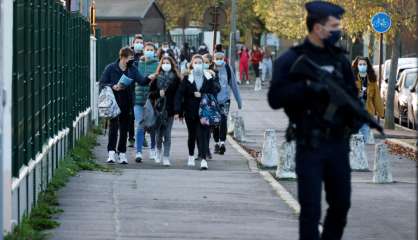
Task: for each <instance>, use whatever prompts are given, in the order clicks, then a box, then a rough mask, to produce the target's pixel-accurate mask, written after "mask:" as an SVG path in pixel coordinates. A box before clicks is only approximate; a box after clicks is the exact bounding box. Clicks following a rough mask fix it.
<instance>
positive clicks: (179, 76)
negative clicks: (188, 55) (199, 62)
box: [156, 56, 181, 79]
mask: <svg viewBox="0 0 418 240" xmlns="http://www.w3.org/2000/svg"><path fill="white" fill-rule="evenodd" d="M164 60H168V61H169V62H170V64H171V70H172V71H173V72H174V73H175V74H176V75H177V77H178V78H179V79H181V74H180V72H179V70H178V69H177V66H176V61H174V59H173V58H172V57H170V56H163V57H162V58H161V60H160V64H158V67H157V71H156V74H157V75H160V73H161V71H162V65H163V61H164Z"/></svg>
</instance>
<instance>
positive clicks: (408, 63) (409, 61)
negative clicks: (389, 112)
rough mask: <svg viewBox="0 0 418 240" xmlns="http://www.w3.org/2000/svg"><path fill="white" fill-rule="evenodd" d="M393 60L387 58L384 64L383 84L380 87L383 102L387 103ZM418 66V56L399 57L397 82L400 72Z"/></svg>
mask: <svg viewBox="0 0 418 240" xmlns="http://www.w3.org/2000/svg"><path fill="white" fill-rule="evenodd" d="M390 63H391V60H386V61H385V63H384V64H383V79H382V86H381V87H380V96H381V97H382V99H383V104H384V105H386V95H387V89H388V83H389V75H390V65H391V64H390ZM417 67H418V58H399V59H398V69H397V72H396V83H397V82H398V80H399V77H400V74H401V73H402V72H403V71H404V70H405V69H410V68H417Z"/></svg>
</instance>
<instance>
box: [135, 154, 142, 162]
mask: <svg viewBox="0 0 418 240" xmlns="http://www.w3.org/2000/svg"><path fill="white" fill-rule="evenodd" d="M135 162H137V163H140V162H142V153H140V152H137V153H136V155H135Z"/></svg>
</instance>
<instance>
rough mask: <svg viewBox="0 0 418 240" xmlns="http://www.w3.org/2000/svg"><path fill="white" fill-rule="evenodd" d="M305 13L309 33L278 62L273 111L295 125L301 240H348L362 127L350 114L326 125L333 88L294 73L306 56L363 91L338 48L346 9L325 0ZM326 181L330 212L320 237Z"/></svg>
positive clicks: (348, 88) (271, 94) (342, 84)
mask: <svg viewBox="0 0 418 240" xmlns="http://www.w3.org/2000/svg"><path fill="white" fill-rule="evenodd" d="M305 8H306V10H307V11H308V16H307V19H306V24H307V28H308V31H309V34H308V35H307V37H306V38H305V40H304V42H303V43H302V44H300V45H298V46H295V47H293V48H291V49H289V50H288V51H286V52H285V53H284V54H283V55H282V56H280V57H279V58H278V59H277V60H276V61H275V62H274V66H273V78H272V83H271V86H270V89H269V92H268V101H269V104H270V106H271V107H272V108H273V109H279V108H284V110H285V112H286V114H287V116H288V117H289V122H290V125H289V129H288V135H287V137H288V138H293V139H295V140H296V144H297V150H296V173H297V183H298V199H299V203H300V205H301V212H300V216H299V235H300V238H299V239H300V240H319V239H322V240H331V239H332V240H337V239H341V238H342V235H343V230H344V227H345V225H346V223H347V214H348V210H349V208H350V197H351V170H350V164H349V150H350V149H349V137H350V134H352V133H354V132H356V131H357V130H358V129H359V126H360V123H357V120H356V119H355V117H354V114H350V112H349V111H346V110H344V109H340V110H338V111H337V112H336V115H335V119H336V121H333V122H328V121H325V120H324V117H323V116H324V112H325V109H326V107H327V106H328V103H329V101H330V98H329V95H328V92H327V87H326V86H325V85H321V84H320V83H317V82H315V81H314V80H313V79H307V78H304V77H301V76H300V75H298V76H295V75H294V74H292V72H291V71H290V69H291V67H292V66H293V64H294V63H295V61H296V60H297V58H298V57H299V56H301V55H302V54H304V55H306V56H307V57H309V58H310V59H311V60H312V61H313V62H315V63H316V64H317V65H319V66H321V68H322V69H323V70H327V71H329V72H332V71H334V70H337V71H339V72H340V73H342V75H343V77H342V79H341V81H340V82H337V83H338V84H339V86H340V87H342V88H343V89H344V90H345V91H346V92H347V93H348V94H349V95H351V96H353V98H355V97H356V93H357V91H356V86H355V81H354V75H353V73H352V70H351V67H350V63H349V61H348V59H346V57H345V53H346V52H345V51H344V50H343V49H341V48H339V47H337V46H336V45H335V44H336V43H337V41H338V40H339V39H340V38H341V29H340V28H341V26H340V18H341V17H342V15H343V14H344V9H343V8H341V7H340V6H338V5H335V4H332V3H329V2H324V1H313V2H309V3H307V4H306V5H305ZM288 140H290V139H288ZM322 182H324V188H325V192H326V201H327V203H328V205H329V208H328V210H327V214H326V217H325V220H324V222H323V232H322V234H321V236H320V233H319V230H318V224H319V222H320V218H321V192H322Z"/></svg>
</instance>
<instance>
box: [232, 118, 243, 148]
mask: <svg viewBox="0 0 418 240" xmlns="http://www.w3.org/2000/svg"><path fill="white" fill-rule="evenodd" d="M234 138H235V139H236V140H237V141H239V142H242V141H244V140H245V126H244V118H243V117H242V116H239V115H238V116H237V118H236V119H235V124H234Z"/></svg>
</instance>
